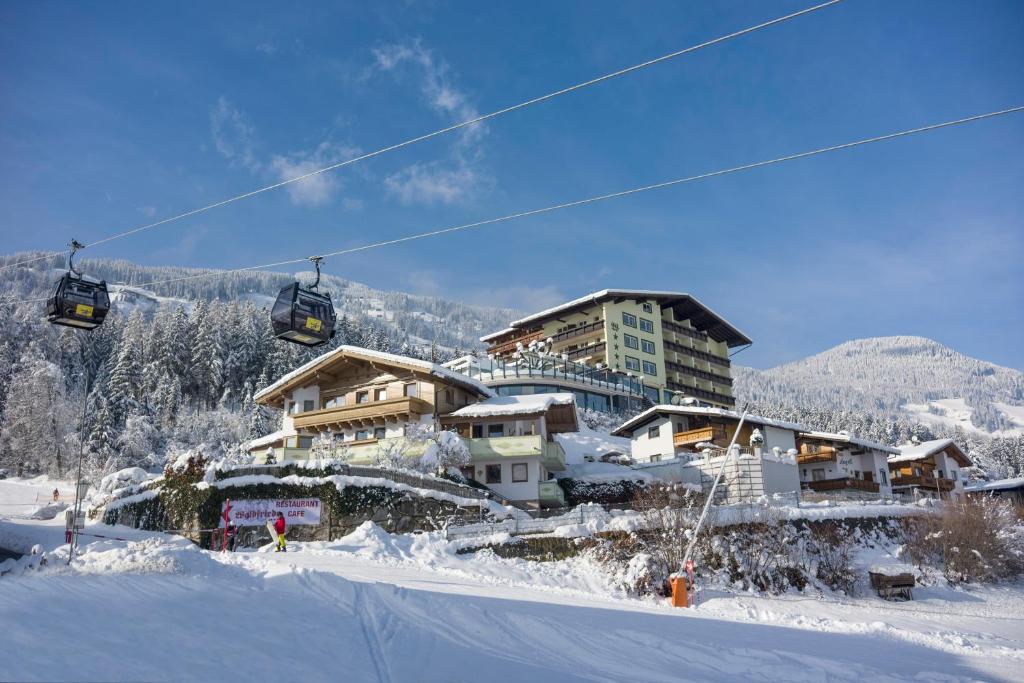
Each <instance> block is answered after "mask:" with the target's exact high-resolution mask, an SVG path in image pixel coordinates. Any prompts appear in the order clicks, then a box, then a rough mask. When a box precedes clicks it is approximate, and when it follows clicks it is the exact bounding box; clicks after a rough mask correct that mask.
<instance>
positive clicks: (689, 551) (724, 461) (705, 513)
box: [680, 406, 747, 571]
mask: <svg viewBox="0 0 1024 683" xmlns="http://www.w3.org/2000/svg"><path fill="white" fill-rule="evenodd" d="M746 419H747V408H746V406H744V407H743V414H742V415H740V422H739V424H738V425H736V431H735V432H734V433H733V435H732V441H730V442H729V448H728V449H727V450H726V452H725V457H724V458H723V459H722V465H721V466H720V467H719V468H718V474H717V475H715V481H714V483H713V484H712V485H711V492H710V493H709V494H708V499H707V500H706V501H704V509H703V510H702V511H701V513H700V518H699V519H698V520H697V527H696V528H695V529H694V530H693V538H691V539H690V543H689V545H687V546H686V554H685V555H683V566H682V568H681V570H680V571H686V563H687V562H688V561H689V560H690V559H691V558H692V557H693V548H694V546H696V545H697V536H698V534H700V528H701V526H703V525H704V520H705V519H706V518H707V516H708V511H709V510H710V509H711V501H713V500H714V499H715V489H717V488H718V482H719V481H720V480H721V479H722V472H724V471H725V466H726V464H727V463H728V462H729V459H730V458H731V457H732V454H733V447H734V446H735V445H736V439H738V438H739V436H740V430H741V429H743V423H744V421H746Z"/></svg>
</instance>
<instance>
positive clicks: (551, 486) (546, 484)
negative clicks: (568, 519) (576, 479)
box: [537, 480, 565, 508]
mask: <svg viewBox="0 0 1024 683" xmlns="http://www.w3.org/2000/svg"><path fill="white" fill-rule="evenodd" d="M537 497H538V498H539V499H540V504H541V505H543V506H544V507H550V508H560V507H565V491H563V490H562V487H561V486H559V485H558V482H557V481H555V480H551V481H542V482H540V484H539V485H538V486H537Z"/></svg>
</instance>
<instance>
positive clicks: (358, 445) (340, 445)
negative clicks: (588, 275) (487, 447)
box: [248, 346, 494, 464]
mask: <svg viewBox="0 0 1024 683" xmlns="http://www.w3.org/2000/svg"><path fill="white" fill-rule="evenodd" d="M493 396H494V392H492V391H491V390H490V389H488V388H487V387H486V386H484V385H483V384H481V383H480V382H478V381H476V380H474V379H472V378H470V377H467V376H466V375H463V374H460V373H458V372H454V371H452V370H449V369H447V368H445V367H442V366H441V365H437V364H435V363H430V362H427V361H422V360H417V359H415V358H407V357H405V356H399V355H395V354H391V353H382V352H379V351H371V350H369V349H364V348H360V347H356V346H340V347H338V348H337V349H335V350H333V351H330V352H328V353H325V354H324V355H322V356H320V357H319V358H316V359H314V360H312V361H310V362H309V363H306V364H305V365H303V366H302V367H300V368H298V369H296V370H294V371H292V372H290V373H288V374H287V375H285V376H284V377H282V378H281V379H279V380H278V381H276V382H274V383H273V384H271V385H270V386H268V387H267V388H265V389H263V390H262V391H260V392H258V393H257V394H256V396H255V397H254V398H255V400H256V402H257V403H259V404H260V405H266V406H271V407H274V408H278V409H280V410H282V411H283V412H282V419H281V428H280V429H279V430H277V431H276V432H274V433H272V434H268V435H267V436H265V437H262V438H260V439H256V440H254V441H251V442H250V443H249V444H248V449H249V451H250V452H251V453H253V454H254V455H256V456H257V459H258V460H261V461H262V460H265V458H266V452H267V449H269V448H273V449H274V450H275V451H276V452H275V458H276V459H278V460H283V459H288V460H296V459H299V460H301V459H308V458H310V457H311V450H312V449H313V447H314V443H318V444H320V445H323V444H325V443H326V446H325V448H326V450H328V452H329V454H337V453H340V452H343V453H344V455H345V458H346V459H347V460H349V461H350V462H354V463H360V464H364V463H365V464H369V463H371V462H373V460H374V458H375V457H376V456H377V454H378V452H379V450H380V448H381V446H386V445H387V444H388V443H389V442H393V441H394V440H397V439H402V438H404V437H405V436H406V431H407V430H408V429H409V427H410V425H412V424H424V423H425V424H426V426H427V427H429V428H436V427H437V425H438V422H439V421H438V418H439V417H440V416H441V415H446V414H448V413H451V412H453V411H456V410H458V409H459V408H462V407H464V406H466V405H469V404H472V403H476V402H477V401H479V400H481V399H487V398H492V397H493Z"/></svg>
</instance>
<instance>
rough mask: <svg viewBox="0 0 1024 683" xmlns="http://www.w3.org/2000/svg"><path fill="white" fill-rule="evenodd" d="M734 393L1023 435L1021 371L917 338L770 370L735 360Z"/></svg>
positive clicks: (843, 349) (856, 346)
mask: <svg viewBox="0 0 1024 683" xmlns="http://www.w3.org/2000/svg"><path fill="white" fill-rule="evenodd" d="M734 373H735V377H736V384H735V391H736V394H737V396H738V397H739V398H740V399H741V400H748V401H751V402H753V403H757V404H759V405H764V404H777V405H786V406H796V407H804V408H816V409H820V410H845V411H860V412H866V413H871V414H874V415H881V416H886V417H891V418H899V417H905V418H912V419H916V420H918V421H921V422H925V423H928V424H932V425H934V426H936V427H943V428H954V427H960V428H962V429H963V430H964V431H966V432H976V433H988V434H993V435H996V434H998V435H1002V436H1011V435H1017V434H1024V373H1022V372H1020V371H1019V370H1014V369H1012V368H1006V367H1002V366H1000V365H995V364H993V363H989V362H986V361H983V360H978V359H976V358H971V357H969V356H965V355H963V354H962V353H958V352H957V351H954V350H953V349H950V348H949V347H947V346H943V345H942V344H940V343H938V342H936V341H932V340H931V339H926V338H924V337H877V338H871V339H857V340H854V341H849V342H846V343H844V344H840V345H839V346H836V347H834V348H831V349H829V350H827V351H824V352H822V353H819V354H817V355H815V356H810V357H808V358H805V359H803V360H799V361H796V362H793V363H787V364H785V365H780V366H778V367H775V368H771V369H769V370H756V369H753V368H747V367H741V366H736V367H734Z"/></svg>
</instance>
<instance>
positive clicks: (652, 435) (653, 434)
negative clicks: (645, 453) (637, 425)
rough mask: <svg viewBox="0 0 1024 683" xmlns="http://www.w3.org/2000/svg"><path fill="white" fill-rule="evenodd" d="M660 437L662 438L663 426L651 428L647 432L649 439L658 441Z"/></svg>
mask: <svg viewBox="0 0 1024 683" xmlns="http://www.w3.org/2000/svg"><path fill="white" fill-rule="evenodd" d="M659 436H661V425H658V426H657V427H651V428H649V429H648V430H647V438H648V439H657V438H658V437H659Z"/></svg>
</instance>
